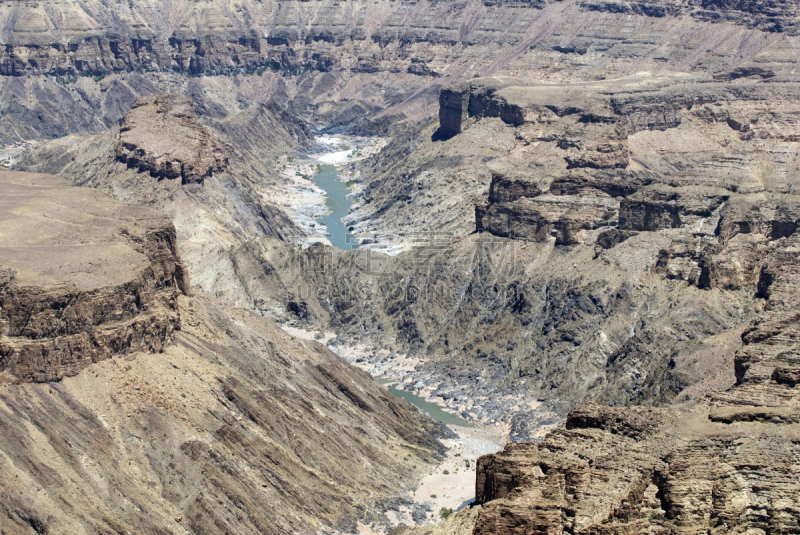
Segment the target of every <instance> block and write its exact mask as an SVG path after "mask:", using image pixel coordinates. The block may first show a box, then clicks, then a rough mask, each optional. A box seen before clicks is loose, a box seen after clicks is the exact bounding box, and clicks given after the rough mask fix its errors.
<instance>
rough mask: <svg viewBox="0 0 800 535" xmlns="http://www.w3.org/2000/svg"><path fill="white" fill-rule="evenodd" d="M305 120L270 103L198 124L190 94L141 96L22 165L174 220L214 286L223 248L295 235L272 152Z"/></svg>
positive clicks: (301, 132)
mask: <svg viewBox="0 0 800 535" xmlns="http://www.w3.org/2000/svg"><path fill="white" fill-rule="evenodd" d="M309 142H310V132H309V130H308V127H307V126H305V125H303V124H302V123H299V124H298V120H297V119H296V118H295V117H293V116H292V115H291V114H290V113H288V112H286V111H285V110H282V109H280V107H278V106H277V105H276V104H275V103H266V104H257V105H254V106H251V107H250V108H248V109H247V110H245V111H242V112H241V113H238V114H236V115H234V116H232V117H229V118H220V119H216V120H213V121H209V124H208V125H203V124H201V123H200V122H199V121H198V120H197V116H196V112H195V104H194V103H193V101H192V100H191V99H189V98H188V97H183V96H180V95H173V94H159V95H155V96H151V97H142V98H140V99H138V100H137V101H136V102H135V103H134V104H133V108H132V110H131V111H130V112H129V113H128V114H126V116H125V118H124V120H123V121H122V122H121V125H119V126H116V127H113V128H111V129H109V130H107V131H105V132H103V133H101V134H97V135H94V136H90V135H82V136H79V135H73V136H69V137H66V138H63V139H58V140H53V141H50V142H47V143H42V144H39V145H37V146H35V147H34V148H32V149H31V150H30V151H29V152H28V153H27V154H26V155H25V157H24V158H23V159H22V160H21V161H20V162H19V163H18V164H17V168H18V169H24V170H29V171H36V172H46V173H54V174H57V175H58V176H60V177H63V178H66V179H68V180H70V181H71V182H73V183H75V184H77V185H81V186H87V187H92V188H96V189H100V190H102V191H104V192H106V193H108V194H110V195H112V196H114V197H115V198H117V199H119V200H122V201H125V202H129V203H131V202H133V203H144V204H148V205H150V206H154V207H158V208H159V209H161V210H163V211H164V212H165V213H167V214H168V215H169V216H170V217H172V218H173V220H174V221H175V227H176V229H177V233H178V236H179V239H180V240H181V241H182V254H183V258H184V259H185V260H186V263H187V266H188V267H189V270H190V272H191V276H192V279H193V280H194V281H195V283H196V285H197V286H198V287H201V288H210V287H211V284H213V280H214V278H215V277H216V273H215V272H213V270H209V268H208V266H209V265H210V264H213V263H214V262H215V261H216V259H217V258H218V257H219V256H222V257H225V256H226V255H227V250H228V249H230V248H231V247H236V246H239V245H242V244H243V243H245V242H246V241H248V240H251V239H255V238H261V237H265V236H267V237H271V238H278V239H282V240H286V241H293V240H294V239H295V238H297V237H298V235H299V233H300V231H299V229H298V228H297V227H296V226H295V224H294V223H293V222H292V221H291V220H290V219H289V218H288V217H287V215H286V214H285V213H284V212H283V210H282V209H281V208H280V207H278V206H277V205H276V204H275V202H274V201H273V200H272V198H273V197H275V196H276V195H277V192H278V191H279V190H278V187H277V186H276V182H274V181H272V183H271V184H270V181H268V177H272V179H273V180H274V179H275V178H277V177H276V175H277V173H278V172H277V171H276V165H277V164H276V163H275V161H274V157H275V156H276V155H279V154H284V153H285V152H287V151H290V150H297V149H298V148H301V147H307V146H308V144H309ZM212 244H213V245H212Z"/></svg>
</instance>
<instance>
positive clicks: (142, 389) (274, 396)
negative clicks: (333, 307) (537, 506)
mask: <svg viewBox="0 0 800 535" xmlns="http://www.w3.org/2000/svg"><path fill="white" fill-rule="evenodd" d="M195 291H196V292H198V293H196V294H195V295H194V296H192V297H184V296H180V297H179V298H178V308H179V309H180V313H181V317H182V322H183V325H182V329H181V331H180V332H177V333H174V334H173V338H174V343H173V344H170V345H169V346H167V347H165V348H164V349H163V351H162V352H161V353H158V354H151V353H147V352H132V353H130V354H127V355H115V358H111V359H107V360H104V361H102V362H98V363H94V364H92V365H91V366H90V367H88V368H84V369H83V371H82V372H81V373H79V374H78V375H76V376H74V377H65V378H64V379H62V380H61V381H59V382H50V383H47V384H19V385H9V384H5V382H3V384H2V385H0V407H2V408H3V410H2V411H0V426H2V429H3V433H2V437H0V451H2V452H3V461H2V462H0V485H2V489H3V490H2V491H0V494H2V499H0V511H2V515H0V530H3V531H4V532H10V533H23V532H26V531H31V529H34V530H37V531H38V532H40V533H97V532H104V531H116V532H123V533H124V532H126V531H127V532H131V533H180V532H187V531H188V532H192V533H212V534H223V533H266V534H286V535H289V534H295V533H315V532H317V531H325V530H328V531H331V530H338V531H340V532H346V533H353V532H355V531H356V529H357V527H356V524H357V522H359V521H361V522H364V523H366V524H371V523H373V522H374V523H376V525H381V524H383V523H385V522H387V519H386V518H385V517H383V516H382V513H381V512H382V511H384V510H386V506H385V505H384V504H385V503H398V501H399V502H400V503H403V502H402V500H403V498H404V495H405V494H406V492H407V491H408V490H410V489H411V485H412V483H413V481H414V480H415V479H416V477H417V474H418V473H419V472H421V471H423V470H424V469H426V468H427V466H428V465H429V463H433V462H435V459H436V456H437V455H438V454H439V448H440V447H441V446H440V445H439V443H438V442H437V441H436V439H435V437H436V436H437V435H438V434H440V432H441V431H440V429H439V428H438V427H437V426H436V425H435V423H434V422H433V421H432V420H430V419H428V418H427V417H425V416H424V415H422V414H421V413H420V412H419V411H417V410H416V408H414V407H413V406H412V405H410V404H408V403H406V402H405V401H404V400H401V399H399V398H396V397H394V396H393V395H392V394H390V393H389V392H388V391H387V390H386V389H385V388H383V387H382V386H380V385H379V384H378V383H377V382H375V381H373V380H372V379H371V378H370V377H369V376H368V375H367V374H365V373H364V372H361V371H358V370H356V369H353V368H351V367H350V366H349V365H347V364H346V363H345V362H344V361H343V360H342V359H340V358H339V357H337V356H336V355H334V354H332V353H331V352H330V351H328V350H327V349H325V348H324V347H323V346H321V345H319V344H317V343H316V342H308V341H300V340H295V339H293V338H292V337H290V336H288V335H287V334H286V333H284V332H283V331H282V330H281V329H280V328H279V327H277V326H276V325H274V324H273V323H271V322H270V321H269V320H266V319H264V318H260V317H257V316H255V315H252V314H250V313H246V312H243V311H241V310H235V309H231V308H228V307H225V306H223V305H220V303H219V302H217V301H215V300H213V299H210V298H207V297H205V296H203V295H202V294H201V293H200V292H199V291H197V290H195ZM0 377H2V376H0ZM31 526H33V528H32V527H31Z"/></svg>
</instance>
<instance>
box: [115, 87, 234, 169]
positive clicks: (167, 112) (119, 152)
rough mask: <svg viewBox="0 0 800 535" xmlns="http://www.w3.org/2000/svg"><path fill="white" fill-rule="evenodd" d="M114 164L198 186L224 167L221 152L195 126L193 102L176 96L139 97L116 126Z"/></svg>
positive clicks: (204, 133) (201, 129)
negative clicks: (115, 160)
mask: <svg viewBox="0 0 800 535" xmlns="http://www.w3.org/2000/svg"><path fill="white" fill-rule="evenodd" d="M116 156H117V160H118V161H120V162H122V163H124V164H126V165H127V166H128V167H134V168H136V169H137V170H138V171H139V172H143V171H147V172H149V173H150V175H151V176H154V177H157V178H168V179H174V178H180V179H181V183H182V184H190V183H202V182H203V180H204V179H205V178H206V177H211V176H213V173H215V172H217V173H218V172H220V171H223V170H224V169H225V168H227V167H228V159H227V156H225V155H224V149H223V148H222V147H220V146H218V145H217V144H216V143H214V141H212V139H211V136H210V135H209V133H208V131H207V130H206V129H205V128H204V127H203V126H202V125H201V124H199V123H198V122H197V118H196V115H195V111H194V102H192V100H191V99H189V98H186V97H179V96H176V95H158V96H154V97H142V98H139V99H137V100H136V102H134V103H133V105H132V106H131V111H130V112H128V114H127V115H126V116H125V119H124V120H123V122H122V125H120V129H119V141H118V142H117V147H116Z"/></svg>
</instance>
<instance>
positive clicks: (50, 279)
mask: <svg viewBox="0 0 800 535" xmlns="http://www.w3.org/2000/svg"><path fill="white" fill-rule="evenodd" d="M0 188H2V196H3V198H4V201H3V214H2V216H0V225H2V227H0V269H2V271H0V273H1V274H2V276H1V277H0V311H1V312H0V326H2V329H1V330H0V372H2V373H5V374H7V377H9V378H10V380H13V381H14V382H31V381H34V382H48V381H57V380H59V379H61V378H63V377H65V376H72V375H75V374H77V373H78V372H80V371H81V370H82V369H83V368H85V367H86V366H88V365H89V364H92V363H93V362H97V361H99V360H103V359H107V358H109V357H111V356H113V355H118V354H123V353H129V352H133V351H153V352H160V351H162V350H163V348H164V346H165V345H167V344H168V343H169V342H170V341H171V340H172V338H173V336H174V334H173V333H174V331H175V330H177V329H180V315H179V313H178V310H177V303H176V299H177V296H178V295H179V294H180V293H181V292H184V293H187V292H188V290H189V279H188V273H187V270H186V268H185V266H184V265H183V264H182V262H181V260H180V258H179V256H178V252H177V240H176V236H175V228H174V227H173V225H172V222H171V221H170V220H169V219H167V218H166V217H164V216H163V215H161V214H159V213H158V212H155V211H153V210H150V209H146V208H139V207H129V206H126V205H123V204H121V203H116V202H114V201H113V200H111V199H109V198H108V197H106V196H105V195H103V194H101V193H99V192H96V191H84V190H80V189H78V188H74V187H71V186H69V185H68V184H67V183H66V182H65V181H62V180H60V179H56V178H54V177H52V176H48V175H36V174H28V173H11V172H7V171H6V172H2V173H0ZM52 218H58V219H59V221H60V222H61V223H63V224H64V227H62V228H53V226H52V223H51V220H52Z"/></svg>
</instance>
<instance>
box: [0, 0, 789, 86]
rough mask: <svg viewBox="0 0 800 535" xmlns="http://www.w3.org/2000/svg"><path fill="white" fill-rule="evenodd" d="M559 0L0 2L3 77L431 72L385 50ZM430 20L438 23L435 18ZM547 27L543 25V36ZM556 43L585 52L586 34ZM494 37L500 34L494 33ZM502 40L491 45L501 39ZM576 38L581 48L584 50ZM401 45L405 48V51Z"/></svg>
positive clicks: (697, 5)
mask: <svg viewBox="0 0 800 535" xmlns="http://www.w3.org/2000/svg"><path fill="white" fill-rule="evenodd" d="M570 4H572V6H574V7H571V8H570V9H573V10H574V11H575V12H576V13H586V14H590V15H592V16H594V17H602V16H603V15H604V14H613V15H620V14H622V15H636V16H643V17H648V18H653V19H656V20H657V19H664V18H666V19H673V18H684V19H687V20H689V21H710V22H725V23H733V24H737V25H741V26H745V27H750V28H759V29H762V30H767V31H773V32H788V33H790V34H794V33H795V32H796V24H795V23H794V16H795V15H796V12H797V7H796V6H795V5H794V4H793V3H792V2H779V3H765V2H759V1H751V2H655V3H649V4H645V3H627V2H586V1H581V2H573V3H570ZM564 9H565V8H564V7H563V6H562V5H559V4H558V3H555V2H546V1H541V2H477V1H475V2H468V3H466V4H464V3H461V4H455V3H453V2H444V3H441V2H422V3H417V2H391V1H382V2H379V3H377V4H366V3H363V2H348V3H339V2H333V1H329V0H328V1H322V2H314V3H303V2H299V1H288V2H286V1H269V2H256V1H252V0H247V1H243V2H237V3H233V2H220V3H215V4H214V5H210V6H200V5H192V4H190V3H182V2H178V3H173V4H163V3H160V2H152V1H145V2H138V3H136V4H134V5H133V6H125V7H119V6H114V5H108V4H104V3H102V2H97V1H93V2H88V3H75V2H58V3H55V2H54V3H50V2H42V3H38V4H35V5H33V4H30V3H26V2H23V1H16V0H15V1H6V2H3V5H2V11H0V17H2V20H3V21H4V22H5V23H4V25H3V26H2V34H0V35H1V36H2V38H3V44H4V45H5V46H4V50H3V52H2V56H0V74H2V75H6V76H12V75H13V76H20V75H23V74H62V75H63V74H70V73H76V72H77V73H80V72H89V73H100V72H108V71H120V70H122V71H126V70H133V69H135V68H136V67H138V66H143V67H146V68H152V69H161V68H172V67H173V66H175V67H177V68H180V69H182V70H186V71H189V72H192V73H202V72H204V71H209V70H227V69H231V68H238V69H255V68H257V67H259V66H263V65H274V66H276V67H280V68H289V69H296V68H300V67H307V68H312V69H314V70H318V71H321V72H329V71H333V70H337V69H341V68H347V69H351V70H352V71H354V72H366V73H370V72H376V71H383V70H386V67H387V66H390V67H391V69H392V70H393V71H396V72H397V71H404V72H409V73H413V74H415V75H417V76H427V77H436V76H439V75H441V74H443V72H442V71H444V73H445V74H447V71H449V70H450V69H451V68H452V67H450V66H447V65H443V64H442V62H441V59H440V58H439V57H436V56H438V54H437V53H436V52H434V53H433V56H434V57H426V56H425V55H422V56H419V55H415V56H406V55H404V54H389V53H388V52H389V51H395V50H396V49H397V48H398V47H403V48H407V49H419V48H422V47H419V46H415V45H419V44H422V45H425V46H434V47H436V46H442V45H444V46H455V45H463V46H467V47H469V46H480V45H485V44H486V43H487V42H494V43H498V41H499V42H500V43H502V44H505V45H508V46H512V47H513V46H514V45H517V44H519V43H522V42H524V41H525V39H526V38H528V39H529V38H530V36H529V35H528V34H527V32H526V30H527V29H528V28H529V27H530V25H531V22H532V21H534V20H535V19H536V18H537V17H540V16H541V12H542V11H544V12H547V11H548V10H551V11H554V12H559V11H563V10H564ZM434 21H435V22H434ZM553 30H555V29H550V30H549V32H548V33H551V32H552V31H553ZM579 37H583V39H580V38H579V39H577V40H576V42H573V43H566V44H564V43H562V44H561V46H562V50H563V51H564V52H572V53H578V54H585V53H586V51H587V48H589V47H590V46H591V44H587V39H586V38H585V36H579ZM498 38H499V39H498ZM498 44H499V43H498ZM581 45H582V46H581ZM401 50H402V49H401Z"/></svg>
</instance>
